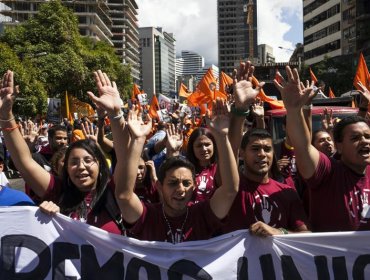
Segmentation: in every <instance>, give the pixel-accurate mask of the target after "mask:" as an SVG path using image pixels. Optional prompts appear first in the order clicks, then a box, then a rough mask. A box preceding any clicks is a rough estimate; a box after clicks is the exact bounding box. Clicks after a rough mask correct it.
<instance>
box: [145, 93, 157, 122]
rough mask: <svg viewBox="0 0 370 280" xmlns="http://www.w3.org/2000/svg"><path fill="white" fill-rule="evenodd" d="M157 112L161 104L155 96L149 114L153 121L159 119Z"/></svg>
mask: <svg viewBox="0 0 370 280" xmlns="http://www.w3.org/2000/svg"><path fill="white" fill-rule="evenodd" d="M157 111H159V102H158V98H157V96H155V94H153V97H152V101H151V102H150V107H149V112H148V113H149V115H150V117H151V118H152V119H159V117H158V113H157Z"/></svg>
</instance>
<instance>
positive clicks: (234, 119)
mask: <svg viewBox="0 0 370 280" xmlns="http://www.w3.org/2000/svg"><path fill="white" fill-rule="evenodd" d="M244 121H245V117H241V116H235V115H232V116H231V120H230V127H229V133H228V135H229V139H230V144H231V147H232V150H233V154H234V157H235V159H236V160H238V159H239V148H240V144H241V141H242V137H243V125H244Z"/></svg>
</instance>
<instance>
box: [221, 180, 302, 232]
mask: <svg viewBox="0 0 370 280" xmlns="http://www.w3.org/2000/svg"><path fill="white" fill-rule="evenodd" d="M257 221H261V222H264V223H265V224H267V225H269V226H271V227H274V228H280V227H283V228H286V229H289V230H296V229H297V228H298V227H300V226H302V225H304V224H307V217H306V214H305V213H304V210H303V206H302V203H301V201H300V199H299V197H298V194H297V192H296V190H295V189H294V188H293V187H291V186H288V185H285V184H282V183H279V182H277V181H275V180H273V179H269V182H268V183H265V184H260V183H257V182H253V181H251V180H248V179H247V178H246V177H245V176H244V175H243V174H242V173H241V174H240V184H239V192H238V194H237V196H236V198H235V200H234V203H233V205H232V207H231V209H230V212H229V218H228V223H227V224H225V226H223V227H222V233H228V232H231V231H234V230H239V229H248V228H249V227H250V226H251V225H252V224H254V223H256V222H257Z"/></svg>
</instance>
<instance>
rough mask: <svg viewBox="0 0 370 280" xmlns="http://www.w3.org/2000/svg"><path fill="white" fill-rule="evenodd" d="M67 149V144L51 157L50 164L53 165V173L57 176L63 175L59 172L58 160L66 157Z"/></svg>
mask: <svg viewBox="0 0 370 280" xmlns="http://www.w3.org/2000/svg"><path fill="white" fill-rule="evenodd" d="M66 151H67V146H63V147H60V148H59V149H58V150H57V151H56V152H55V153H54V154H53V156H52V157H51V159H50V165H51V173H53V174H54V175H56V176H61V175H62V174H58V173H57V170H58V161H59V160H60V159H61V158H62V157H64V155H65V153H66Z"/></svg>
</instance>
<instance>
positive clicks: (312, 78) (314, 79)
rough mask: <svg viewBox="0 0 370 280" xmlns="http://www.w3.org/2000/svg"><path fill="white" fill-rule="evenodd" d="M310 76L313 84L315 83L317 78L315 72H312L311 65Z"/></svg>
mask: <svg viewBox="0 0 370 280" xmlns="http://www.w3.org/2000/svg"><path fill="white" fill-rule="evenodd" d="M310 76H311V81H313V82H314V83H315V84H316V83H317V78H316V76H315V74H314V73H313V71H312V69H311V67H310Z"/></svg>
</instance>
